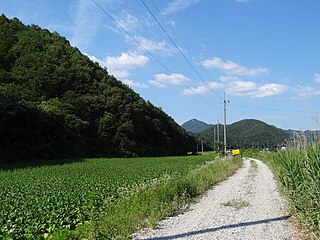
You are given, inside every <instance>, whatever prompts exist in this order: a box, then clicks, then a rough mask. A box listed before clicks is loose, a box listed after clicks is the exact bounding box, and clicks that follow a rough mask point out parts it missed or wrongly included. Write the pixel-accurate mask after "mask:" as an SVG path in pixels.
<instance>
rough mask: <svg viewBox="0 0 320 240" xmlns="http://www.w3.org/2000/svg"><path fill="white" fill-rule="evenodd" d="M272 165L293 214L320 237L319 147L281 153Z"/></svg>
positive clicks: (275, 156)
mask: <svg viewBox="0 0 320 240" xmlns="http://www.w3.org/2000/svg"><path fill="white" fill-rule="evenodd" d="M272 162H273V165H274V168H275V169H276V172H277V175H278V179H279V181H280V182H281V184H282V185H283V186H284V188H285V191H286V193H287V194H288V196H289V198H290V202H291V205H292V206H293V207H294V209H295V211H296V213H297V214H298V215H299V216H300V218H301V219H303V220H304V221H306V222H307V223H308V224H310V226H311V227H312V228H313V230H314V231H315V233H316V234H317V235H318V236H319V237H320V147H319V146H318V147H310V148H308V149H306V150H304V149H301V150H296V149H292V150H287V151H281V152H278V153H276V154H274V155H273V158H272Z"/></svg>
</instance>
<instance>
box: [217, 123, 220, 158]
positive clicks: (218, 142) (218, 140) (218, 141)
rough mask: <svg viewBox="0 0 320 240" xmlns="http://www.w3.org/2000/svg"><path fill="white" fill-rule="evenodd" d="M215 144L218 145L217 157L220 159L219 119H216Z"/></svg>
mask: <svg viewBox="0 0 320 240" xmlns="http://www.w3.org/2000/svg"><path fill="white" fill-rule="evenodd" d="M217 132H218V134H217V135H218V136H217V144H218V156H219V157H220V130H219V119H217Z"/></svg>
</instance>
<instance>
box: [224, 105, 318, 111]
mask: <svg viewBox="0 0 320 240" xmlns="http://www.w3.org/2000/svg"><path fill="white" fill-rule="evenodd" d="M229 106H230V107H237V108H247V109H255V110H261V111H273V112H291V113H320V111H306V110H293V109H277V108H263V107H249V106H241V105H234V104H229Z"/></svg>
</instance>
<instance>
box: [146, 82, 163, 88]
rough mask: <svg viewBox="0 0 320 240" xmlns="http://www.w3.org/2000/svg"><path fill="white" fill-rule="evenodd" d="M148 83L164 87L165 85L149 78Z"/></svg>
mask: <svg viewBox="0 0 320 240" xmlns="http://www.w3.org/2000/svg"><path fill="white" fill-rule="evenodd" d="M149 83H150V84H152V85H154V86H156V87H158V88H165V87H166V86H167V85H165V84H164V83H161V82H158V81H156V80H150V81H149Z"/></svg>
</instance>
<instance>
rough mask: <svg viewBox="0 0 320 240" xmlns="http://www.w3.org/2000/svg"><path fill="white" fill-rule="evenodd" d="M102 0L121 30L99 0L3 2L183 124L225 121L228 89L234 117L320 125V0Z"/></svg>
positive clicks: (1, 7) (1, 6) (230, 118)
mask: <svg viewBox="0 0 320 240" xmlns="http://www.w3.org/2000/svg"><path fill="white" fill-rule="evenodd" d="M94 1H96V3H98V4H99V5H100V6H101V7H102V8H103V9H104V10H105V11H106V12H107V13H108V14H110V15H111V16H112V18H113V19H114V20H115V21H116V22H117V23H118V24H119V25H120V26H121V27H119V25H117V24H116V23H115V22H114V21H112V19H111V18H110V17H108V16H107V14H106V13H104V12H103V11H102V10H101V9H100V8H99V7H98V6H97V5H96V4H95V3H94V2H93V0H70V1H65V0H55V1H49V0H29V1H25V0H1V1H0V12H1V13H4V14H5V15H6V16H7V17H9V18H12V17H18V18H19V19H20V20H21V21H22V22H23V23H25V24H36V25H39V26H40V27H42V28H48V29H49V30H50V31H56V32H58V33H59V34H60V35H62V36H64V37H66V38H67V39H68V40H69V41H70V43H71V45H73V46H76V47H77V48H79V49H80V50H81V52H82V53H84V54H86V55H88V56H89V57H90V58H91V59H92V60H94V61H97V62H99V64H100V65H101V66H103V67H107V69H108V71H109V73H110V74H112V75H114V76H115V77H117V78H118V79H119V80H121V81H122V82H124V83H126V84H128V85H130V86H131V87H132V89H134V91H136V92H137V93H139V94H140V95H141V96H142V97H143V98H144V99H145V100H149V101H151V102H152V103H153V104H154V105H156V106H158V107H161V108H162V109H163V110H164V111H165V112H166V113H167V114H168V115H170V116H172V117H173V118H174V119H175V120H176V121H177V122H178V123H179V124H182V123H184V122H185V121H187V120H190V119H192V118H196V119H199V120H202V121H205V122H207V123H216V122H217V119H219V122H223V93H224V92H226V96H227V99H228V100H230V103H229V104H228V105H227V109H228V111H227V122H228V123H233V122H236V121H239V120H241V119H248V118H254V119H259V120H262V121H265V122H267V123H268V124H272V125H275V126H277V127H280V128H284V129H289V128H291V129H296V130H305V129H311V130H312V129H318V128H319V126H318V125H319V124H318V120H317V119H318V117H317V116H318V115H320V106H319V100H320V27H319V23H320V14H319V9H320V1H318V0H304V1H299V0H143V1H141V0H94ZM143 2H144V3H145V5H146V6H147V7H148V8H149V9H150V10H151V13H152V14H153V15H154V16H155V17H156V19H157V20H158V22H159V23H160V24H161V26H162V27H163V29H164V30H165V31H166V33H167V34H168V35H169V36H170V38H171V39H172V40H173V41H174V43H175V45H176V46H177V48H176V46H174V44H173V43H172V42H171V40H170V39H169V38H168V37H167V35H166V34H165V32H164V31H163V30H162V29H161V27H160V26H159V24H158V23H157V22H156V21H155V19H154V18H153V16H152V15H151V13H150V12H149V11H148V9H147V8H146V7H145V6H144V4H143ZM123 29H124V30H125V31H124V30H123ZM127 33H130V35H131V36H132V37H133V38H134V40H133V39H132V38H131V37H130V36H129V35H128V34H127ZM137 42H138V43H139V44H138V43H137ZM181 53H182V54H181ZM185 59H187V60H188V62H189V63H188V62H187V61H186V60H185ZM159 62H160V63H159Z"/></svg>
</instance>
